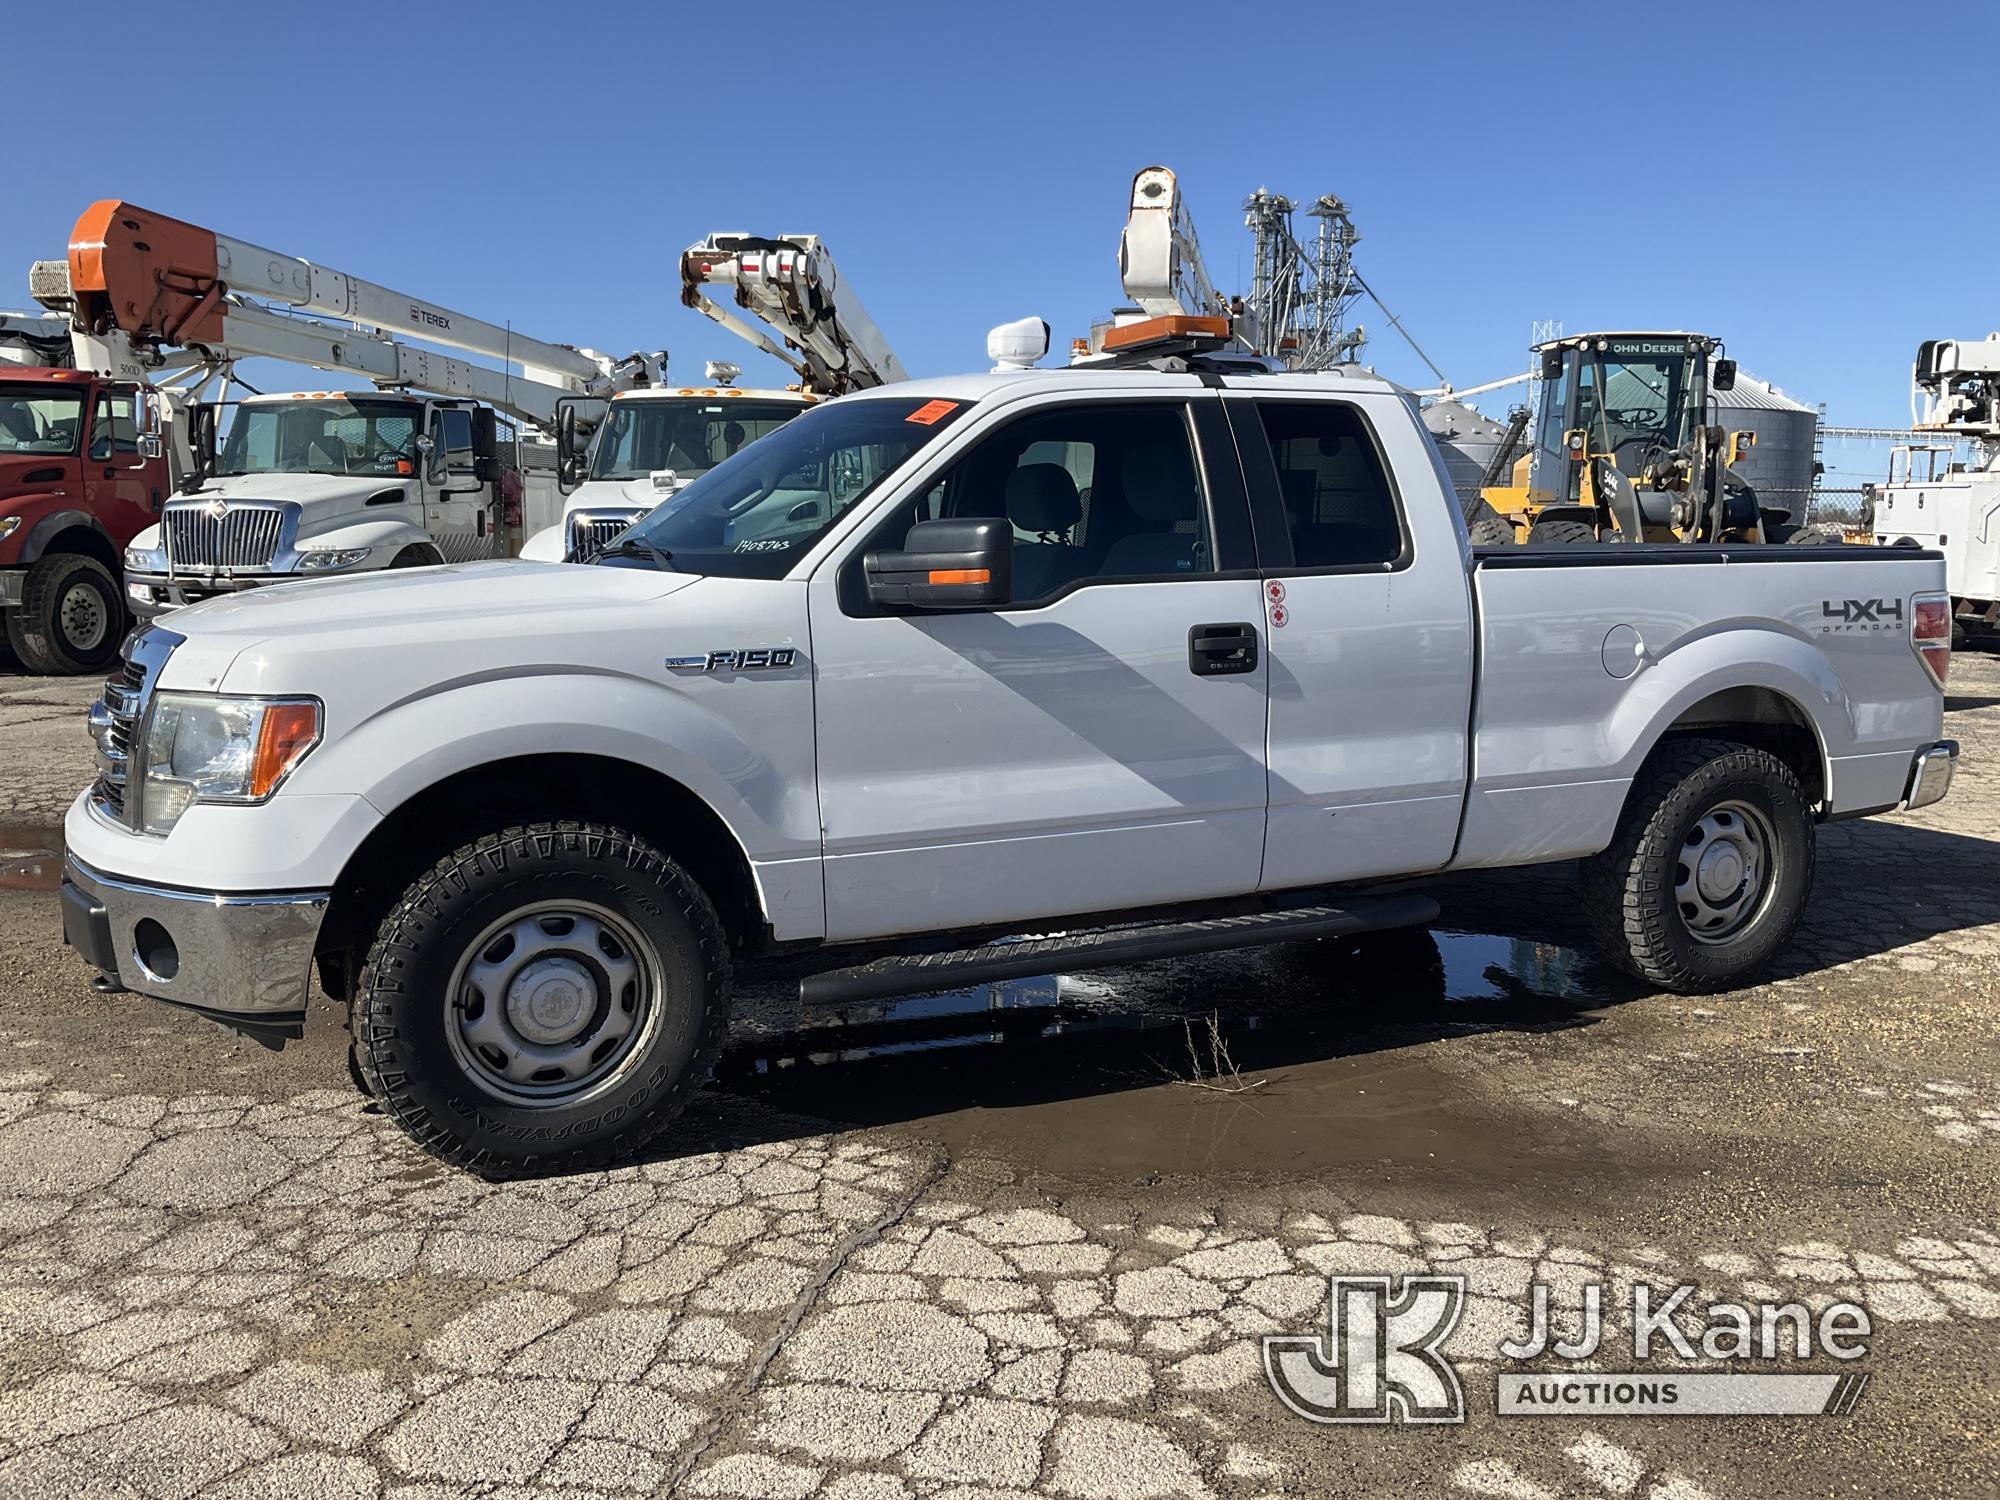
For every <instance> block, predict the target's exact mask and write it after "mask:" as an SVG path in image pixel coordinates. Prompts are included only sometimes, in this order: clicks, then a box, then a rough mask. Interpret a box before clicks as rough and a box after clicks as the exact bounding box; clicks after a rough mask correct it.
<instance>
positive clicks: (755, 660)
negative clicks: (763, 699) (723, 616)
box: [666, 646, 799, 672]
mask: <svg viewBox="0 0 2000 1500" xmlns="http://www.w3.org/2000/svg"><path fill="white" fill-rule="evenodd" d="M798 659H799V653H798V649H797V648H796V647H793V646H759V647H756V648H754V649H752V650H749V651H710V652H709V653H708V654H707V655H705V656H670V657H668V658H667V662H666V664H667V667H668V668H669V670H671V671H675V672H783V671H785V670H787V669H789V668H791V667H793V666H796V665H797V664H798Z"/></svg>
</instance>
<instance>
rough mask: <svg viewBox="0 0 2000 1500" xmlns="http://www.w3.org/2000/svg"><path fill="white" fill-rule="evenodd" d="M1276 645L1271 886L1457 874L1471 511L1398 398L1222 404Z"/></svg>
mask: <svg viewBox="0 0 2000 1500" xmlns="http://www.w3.org/2000/svg"><path fill="white" fill-rule="evenodd" d="M1223 405H1224V407H1225V408H1226V409H1227V410H1228V413H1229V419H1230V426H1231V428H1232V429H1233V430H1234V432H1235V434H1236V442H1237V448H1238V450H1239V451H1240V452H1241V454H1242V456H1243V473H1244V480H1245V483H1246V485H1247V486H1248V489H1249V493H1250V499H1251V505H1252V510H1253V514H1254V516H1255V519H1256V527H1257V551H1258V556H1259V558H1260V559H1261V561H1262V564H1263V573H1264V601H1263V612H1264V617H1265V619H1266V620H1267V621H1268V623H1269V625H1270V632H1269V633H1270V640H1271V653H1270V654H1271V739H1270V776H1271V797H1270V823H1269V833H1268V838H1267V842H1266V845H1265V854H1264V875H1263V883H1264V887H1265V888H1266V889H1267V890H1283V889H1285V888H1287V887H1291V886H1301V885H1317V884H1323V883H1331V882H1339V881H1347V880H1362V879H1368V878H1370V877H1374V876H1382V875H1394V874H1414V873H1418V872H1421V871H1425V870H1431V869H1436V868H1439V867H1441V866H1443V865H1444V864H1445V863H1447V862H1448V861H1449V860H1450V858H1451V853H1452V849H1453V847H1454V845H1455V843H1456V841H1457V837H1458V824H1459V815H1460V811H1461V808H1462V806H1463V802H1464V797H1465V785H1466V772H1467V765H1468V760H1467V756H1468V749H1467V743H1468V737H1469V719H1470V714H1471V704H1472V672H1473V625H1472V600H1471V590H1470V588H1469V587H1468V584H1467V579H1466V554H1465V550H1464V538H1463V533H1462V532H1461V531H1460V530H1459V527H1458V515H1457V510H1458V507H1457V504H1456V502H1455V500H1454V499H1453V498H1452V496H1451V492H1450V491H1449V489H1448V488H1446V486H1447V485H1448V483H1449V480H1448V476H1446V475H1445V470H1444V467H1443V465H1442V464H1441V463H1440V462H1438V460H1437V458H1436V455H1435V450H1433V449H1432V448H1431V446H1430V444H1429V443H1428V442H1427V441H1426V440H1425V438H1424V436H1423V433H1422V431H1421V429H1420V428H1419V426H1418V424H1417V423H1416V421H1415V420H1414V418H1413V417H1412V416H1411V415H1410V413H1409V411H1408V409H1407V408H1406V407H1404V406H1403V405H1402V403H1401V401H1400V400H1399V399H1398V398H1393V397H1377V398H1371V399H1369V400H1361V399H1356V400H1333V399H1329V398H1328V397H1326V396H1324V395H1310V396H1308V395H1305V394H1303V393H1301V394H1300V395H1293V394H1291V393H1289V392H1288V393H1284V394H1278V393H1274V392H1272V391H1270V389H1269V386H1268V385H1266V386H1265V387H1264V388H1262V389H1259V390H1258V391H1257V392H1256V394H1255V395H1254V396H1253V395H1252V394H1251V393H1250V392H1248V391H1245V392H1242V393H1240V394H1239V393H1236V392H1230V393H1227V394H1226V395H1225V396H1224V397H1223Z"/></svg>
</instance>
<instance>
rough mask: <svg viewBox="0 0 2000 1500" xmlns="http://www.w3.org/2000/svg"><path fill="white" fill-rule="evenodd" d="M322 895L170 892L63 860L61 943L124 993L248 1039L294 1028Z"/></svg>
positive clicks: (307, 982) (322, 914) (301, 1012)
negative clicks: (251, 1033) (251, 1032)
mask: <svg viewBox="0 0 2000 1500" xmlns="http://www.w3.org/2000/svg"><path fill="white" fill-rule="evenodd" d="M327 896H328V893H327V892H325V891H285V892H281V893H276V894H271V895H248V894H238V893H223V894H216V893H209V892H201V891H182V890H171V889H168V888H165V887H162V886H154V885H144V884H141V883H139V882H137V881H133V880H127V879H123V878H121V877H119V876H116V875H106V874H103V873H101V872H99V871H97V870H93V869H91V868H90V866H88V865H86V864H84V863H83V862H82V861H80V860H78V859H76V858H75V857H74V856H69V857H66V858H65V859H64V860H63V884H62V907H63V941H64V942H66V943H68V944H69V945H70V946H71V947H72V948H75V949H76V950H77V951H78V952H80V953H82V954H83V956H84V957H85V958H87V959H88V960H89V961H90V962H91V963H93V964H95V965H96V966H97V967H98V969H100V970H101V971H102V972H103V973H104V975H105V976H106V978H108V979H110V980H111V981H113V982H114V983H115V984H116V985H118V986H119V987H120V988H123V989H129V990H136V991H138V992H139V993H140V994H142V995H150V996H152V997H153V998H154V999H156V1000H165V1001H168V1002H169V1003H171V1004H174V1005H181V1006H186V1007H187V1008H188V1009H190V1010H196V1011H200V1012H201V1013H202V1014H204V1015H207V1016H211V1017H213V1018H214V1019H216V1020H219V1021H224V1022H227V1023H229V1024H232V1025H239V1026H246V1027H248V1028H250V1029H271V1028H291V1027H296V1025H297V1023H298V1022H300V1021H301V1020H302V1019H303V1018H304V1016H305V1008H306V995H307V994H308V993H309V991H310V988H311V984H312V958H313V946H314V944H315V943H316V942H317V941H318V939H319V929H320V923H321V922H322V921H324V920H325V918H326V904H327Z"/></svg>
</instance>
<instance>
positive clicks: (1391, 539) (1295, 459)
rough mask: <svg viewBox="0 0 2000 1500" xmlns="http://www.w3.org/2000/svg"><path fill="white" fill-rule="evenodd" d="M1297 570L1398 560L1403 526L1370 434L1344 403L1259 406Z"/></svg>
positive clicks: (1365, 564)
mask: <svg viewBox="0 0 2000 1500" xmlns="http://www.w3.org/2000/svg"><path fill="white" fill-rule="evenodd" d="M1257 415H1258V417H1259V418H1260V419H1262V421H1263V424H1264V435H1265V437H1267V438H1268V439H1270V443H1271V459H1272V462H1273V463H1275V464H1276V465H1277V469H1278V493H1279V495H1280V497H1281V498H1282V499H1283V501H1284V507H1285V525H1286V526H1287V528H1288V529H1289V530H1290V531H1291V535H1292V559H1293V564H1294V566H1296V567H1301V568H1341V567H1357V566H1367V565H1370V564H1374V565H1380V564H1383V563H1391V562H1394V561H1396V560H1397V559H1398V558H1400V557H1401V556H1402V555H1403V524H1402V518H1401V516H1400V515H1399V514H1398V513H1397V510H1396V496H1395V493H1394V491H1392V490H1391V489H1390V488H1389V476H1388V473H1387V471H1386V470H1384V468H1383V467H1382V455H1381V452H1380V451H1379V450H1378V449H1377V448H1376V446H1375V438H1374V434H1372V433H1371V432H1370V431H1369V430H1368V424H1367V423H1366V422H1365V421H1363V420H1362V417H1361V413H1360V412H1359V411H1357V410H1356V409H1355V408H1353V407H1351V406H1346V405H1342V404H1340V403H1338V402H1332V401H1259V402H1258V403H1257Z"/></svg>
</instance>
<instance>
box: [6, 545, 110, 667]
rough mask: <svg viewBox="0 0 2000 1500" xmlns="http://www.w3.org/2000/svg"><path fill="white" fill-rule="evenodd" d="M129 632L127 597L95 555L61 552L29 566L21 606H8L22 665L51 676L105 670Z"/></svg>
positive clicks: (9, 633) (11, 633) (9, 635)
mask: <svg viewBox="0 0 2000 1500" xmlns="http://www.w3.org/2000/svg"><path fill="white" fill-rule="evenodd" d="M124 638H125V600H124V598H123V596H122V595H121V594H120V593H119V589H118V580H117V579H116V578H115V577H113V576H112V573H111V570H110V569H109V568H107V567H105V566H104V564H103V563H101V562H99V561H98V560H97V559H96V558H94V557H85V556H83V555H82V554H81V553H76V552H56V553H51V554H50V555H49V556H47V557H44V558H43V559H42V560H41V561H40V562H38V563H36V564H35V565H34V566H33V567H32V568H30V569H29V570H28V576H27V579H26V580H25V582H24V583H23V585H22V591H21V607H20V608H19V609H14V610H9V611H8V612H7V642H8V644H9V645H11V646H12V647H13V648H14V654H15V655H16V656H18V657H20V658H21V665H22V666H24V667H26V668H27V669H28V670H29V671H30V672H40V673H43V674H44V675H47V676H74V675H76V674H77V673H81V672H96V671H101V670H103V669H104V668H105V667H107V666H109V665H110V664H111V659H112V658H113V657H115V656H116V655H117V654H118V644H119V642H120V641H122V640H123V639H124Z"/></svg>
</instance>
